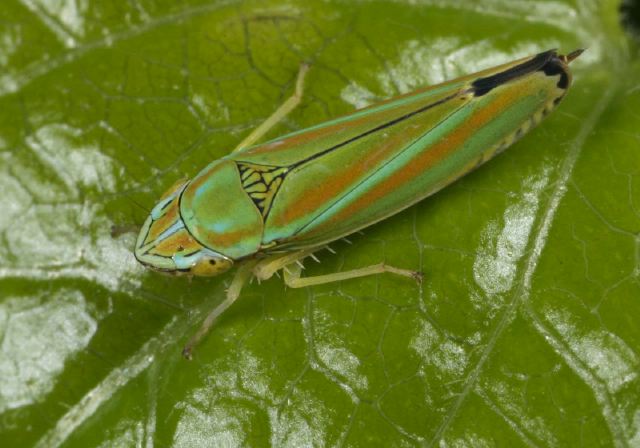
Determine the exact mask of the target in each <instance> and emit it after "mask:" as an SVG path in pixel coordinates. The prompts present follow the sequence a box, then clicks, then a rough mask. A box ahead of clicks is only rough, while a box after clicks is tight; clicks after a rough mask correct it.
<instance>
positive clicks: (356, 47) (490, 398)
mask: <svg viewBox="0 0 640 448" xmlns="http://www.w3.org/2000/svg"><path fill="white" fill-rule="evenodd" d="M585 46H586V47H588V51H587V52H586V53H585V54H584V55H583V56H582V57H581V58H580V59H579V60H577V61H575V62H574V64H573V65H572V66H573V71H574V73H575V80H574V81H575V83H574V86H573V88H572V90H571V91H570V92H569V95H568V97H567V99H566V100H565V102H564V103H563V104H562V106H561V107H560V108H559V110H558V111H556V112H554V113H553V114H552V115H551V116H550V117H549V118H548V119H547V120H546V121H545V122H544V123H543V125H542V126H540V127H539V128H537V129H536V130H534V131H533V132H531V134H529V135H528V136H527V137H525V138H524V139H523V140H521V141H520V142H518V143H517V144H516V145H515V146H514V147H512V148H511V149H510V150H509V151H507V152H506V153H505V154H503V155H501V156H500V157H498V158H497V159H495V160H494V161H491V162H490V163H488V164H487V165H485V166H484V167H482V168H481V169H479V170H477V171H475V172H473V173H472V174H470V175H468V176H467V177H465V178H464V179H462V180H461V181H459V182H457V183H456V184H455V185H453V186H451V187H449V188H447V189H446V190H444V191H442V192H441V193H439V194H437V195H435V196H434V197H432V198H429V199H427V200H425V201H423V202H422V203H420V204H418V205H417V206H415V207H412V208H411V209H409V210H407V211H406V212H404V213H401V214H400V215H397V216H395V217H393V218H391V219H389V220H387V221H385V222H383V223H380V224H378V225H376V226H373V227H371V228H369V229H367V230H366V231H365V232H364V234H363V235H356V236H354V237H353V238H351V241H352V243H353V244H351V245H349V244H348V243H346V242H338V243H336V244H334V245H333V248H334V249H335V251H336V252H337V254H336V255H332V254H331V253H329V252H326V251H325V252H321V253H319V254H318V256H319V258H320V260H321V263H320V264H316V263H314V262H313V261H307V262H306V266H307V269H306V274H307V275H313V274H323V273H330V272H335V271H337V270H343V269H349V268H355V267H359V266H364V265H367V264H372V263H377V262H380V261H382V260H386V261H387V262H388V263H390V264H394V265H398V266H401V267H406V268H415V269H421V270H422V271H423V272H424V274H425V282H424V284H423V285H422V286H420V287H419V286H417V285H416V284H414V283H412V282H411V281H407V280H406V279H401V278H394V277H392V276H379V277H377V278H365V279H360V280H351V281H345V282H342V283H339V284H333V285H324V286H320V287H313V288H308V289H303V290H290V289H286V288H285V287H284V286H283V284H282V281H281V280H280V279H278V278H274V279H271V280H269V281H267V282H265V283H263V284H261V285H258V284H252V285H251V286H249V287H247V288H246V290H245V292H244V294H243V296H242V298H241V300H239V301H238V303H236V304H235V305H234V306H233V307H232V309H230V310H229V311H228V312H227V313H226V314H224V315H223V316H222V318H221V319H220V321H219V322H218V324H217V325H216V327H215V328H214V330H213V331H212V333H211V334H210V336H209V337H208V338H207V339H206V340H205V341H204V342H203V344H202V345H201V346H199V347H198V350H197V352H196V355H195V359H194V361H193V362H191V363H189V362H186V361H184V360H182V359H181V357H180V349H181V347H182V345H183V344H184V343H185V342H186V340H187V339H188V337H189V336H190V335H191V334H192V333H193V332H194V331H195V329H196V328H197V325H198V323H199V322H200V321H201V319H202V318H203V316H204V315H205V313H206V312H207V310H209V309H211V308H212V307H213V306H214V305H215V304H217V303H219V301H220V300H222V298H223V296H224V290H225V287H226V286H227V285H228V284H229V281H230V279H231V276H230V275H223V276H220V277H218V278H213V279H194V280H193V281H189V280H187V279H184V278H172V277H164V276H161V275H158V274H154V273H152V272H148V271H146V270H144V269H143V268H142V267H141V266H139V265H138V264H137V263H136V262H135V259H134V258H133V255H132V247H133V243H134V239H135V234H134V233H131V232H126V231H125V232H121V233H118V234H117V235H115V236H112V234H111V229H112V227H114V226H115V227H116V228H120V229H125V230H126V229H127V228H130V227H132V226H133V227H135V226H137V225H140V224H141V223H142V222H143V220H144V218H145V216H146V214H147V213H148V211H149V209H150V208H151V207H152V206H153V204H154V202H155V201H156V200H157V199H158V198H159V196H160V195H161V194H162V192H163V191H164V190H165V189H166V188H168V187H169V186H170V185H171V184H173V183H174V182H175V181H176V180H177V179H179V178H182V177H189V176H193V175H194V174H196V173H197V172H198V171H199V170H200V169H201V168H202V167H203V166H204V165H205V164H207V163H208V162H209V161H210V160H212V159H214V158H217V157H220V156H222V155H224V154H225V153H227V152H228V151H229V150H230V149H231V148H233V147H234V146H235V145H236V144H237V143H238V142H240V140H241V139H242V138H243V136H245V135H247V134H248V133H249V132H250V131H251V129H253V128H254V127H256V126H257V125H258V124H260V123H261V121H262V120H264V119H265V118H266V117H268V116H269V114H270V113H271V112H272V111H273V110H275V108H276V107H277V106H278V105H279V104H280V103H281V102H282V101H283V100H284V99H285V98H286V97H287V96H288V95H289V94H290V93H291V92H292V88H293V83H294V81H295V77H296V73H297V71H298V67H299V65H300V64H301V62H303V61H308V62H310V63H311V64H312V68H311V71H310V72H309V76H308V80H307V81H308V82H307V86H306V87H307V89H306V92H305V96H304V101H303V103H302V105H301V106H300V107H299V108H298V109H297V110H296V111H295V112H294V113H293V114H292V115H291V116H289V117H288V118H287V119H286V120H285V121H284V122H283V123H282V124H280V125H279V126H278V128H277V129H275V130H274V131H273V132H272V135H271V136H276V135H277V134H282V133H285V132H287V131H291V130H296V129H301V128H303V127H306V126H310V125H312V124H315V123H318V122H320V121H323V120H326V119H329V118H332V117H335V116H338V115H340V114H342V113H346V112H349V111H351V110H353V109H354V108H357V107H362V106H365V105H367V104H371V103H372V102H375V101H378V100H380V99H384V98H388V97H390V96H393V95H396V94H398V93H402V92H407V91H410V90H412V89H414V88H416V87H419V86H423V85H427V84H433V83H436V82H439V81H442V80H445V79H449V78H452V77H455V76H458V75H462V74H466V73H471V72H473V71H476V70H478V69H481V68H484V67H489V66H492V65H496V64H499V63H502V62H506V61H510V60H512V59H515V58H516V57H521V56H526V55H529V54H532V53H535V52H538V51H542V50H546V49H549V48H559V49H560V50H561V51H564V52H566V51H570V50H573V49H575V48H579V47H585ZM637 54H638V51H637V44H634V43H633V42H632V41H631V40H627V38H626V37H625V35H624V34H623V32H622V30H621V29H620V26H619V18H618V4H617V2H615V1H611V0H609V1H595V0H573V1H570V0H565V1H561V0H557V1H554V0H547V1H533V0H517V1H512V0H485V1H482V2H468V1H463V0H452V1H441V0H418V1H408V0H407V1H402V0H396V1H392V0H379V1H359V2H353V1H345V0H342V1H339V0H327V1H319V0H311V1H304V2H302V1H288V2H287V1H282V0H268V1H244V2H239V1H232V0H227V1H211V0H209V1H208V2H205V1H201V0H182V1H179V2H173V1H166V0H134V1H125V0H122V1H115V2H98V1H89V0H54V1H45V0H4V1H3V4H2V8H0V232H1V233H0V335H1V337H2V345H1V347H0V417H1V418H0V439H1V440H2V441H3V443H2V445H3V446H28V445H35V446H43V447H46V446H56V445H66V446H83V447H84V446H134V445H136V446H142V445H144V446H153V445H159V446H168V445H175V446H265V445H273V446H354V447H355V446H381V445H385V446H550V447H555V446H569V445H571V446H618V447H626V446H638V445H640V378H638V372H639V371H640V325H638V316H640V301H639V300H638V299H639V298H640V278H639V277H640V150H639V148H640V63H639V62H638V59H637Z"/></svg>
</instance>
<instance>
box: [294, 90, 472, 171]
mask: <svg viewBox="0 0 640 448" xmlns="http://www.w3.org/2000/svg"><path fill="white" fill-rule="evenodd" d="M464 93H466V92H464ZM458 95H460V90H458V91H456V92H455V93H452V94H451V95H448V96H447V97H445V98H442V99H440V100H438V101H435V102H433V103H431V104H427V105H426V106H423V107H421V108H420V109H416V110H414V111H413V112H409V113H406V114H404V115H403V116H401V117H398V118H394V119H393V120H391V121H388V122H386V123H382V124H381V125H379V126H376V127H375V128H372V129H369V130H368V131H364V132H363V133H362V134H358V135H356V136H354V137H351V138H350V139H348V140H345V141H343V142H340V143H338V144H336V145H334V146H331V147H329V148H327V149H324V150H322V151H320V152H317V153H315V154H314V155H312V156H309V157H307V158H306V159H302V160H300V161H298V162H296V163H294V164H293V165H291V166H289V169H291V170H292V169H294V168H297V167H299V166H300V165H304V164H305V163H307V162H311V161H312V160H315V159H317V158H319V157H322V156H324V155H325V154H328V153H330V152H332V151H335V150H336V149H339V148H341V147H343V146H346V145H348V144H349V143H353V142H355V141H357V140H360V139H361V138H364V137H367V136H369V135H371V134H375V133H376V132H378V131H381V130H383V129H386V128H388V127H391V126H393V125H394V124H398V123H401V122H403V121H405V120H408V119H409V118H411V117H414V116H415V115H418V114H421V113H422V112H426V111H427V110H429V109H432V108H434V107H436V106H439V105H440V104H444V103H446V102H447V101H449V100H452V99H453V98H455V97H456V96H458Z"/></svg>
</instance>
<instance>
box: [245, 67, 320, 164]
mask: <svg viewBox="0 0 640 448" xmlns="http://www.w3.org/2000/svg"><path fill="white" fill-rule="evenodd" d="M308 71H309V64H307V63H303V64H302V65H301V66H300V71H299V72H298V78H297V79H296V90H295V92H294V93H293V95H291V96H290V97H289V98H288V99H287V100H286V101H285V102H284V103H282V104H281V105H280V107H278V109H276V111H275V112H274V113H273V114H271V116H270V117H269V118H267V119H266V120H265V121H264V122H263V123H262V124H261V125H260V126H258V127H257V128H255V129H254V130H253V131H252V132H251V134H249V135H248V136H247V137H246V138H245V139H244V140H242V141H241V142H240V144H239V145H238V146H236V147H235V149H234V150H233V151H232V152H236V151H239V150H241V149H243V148H247V147H249V146H251V145H253V144H254V143H255V142H257V141H258V140H260V138H261V137H262V136H264V135H265V134H266V133H267V132H269V130H271V128H273V127H274V126H275V125H276V124H278V123H279V122H280V121H281V120H282V119H283V118H284V117H286V116H287V115H288V114H289V113H290V112H291V111H292V110H293V109H295V108H296V107H297V106H298V104H300V101H302V92H303V91H304V78H305V76H306V75H307V72H308Z"/></svg>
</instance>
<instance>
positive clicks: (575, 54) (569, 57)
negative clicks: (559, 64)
mask: <svg viewBox="0 0 640 448" xmlns="http://www.w3.org/2000/svg"><path fill="white" fill-rule="evenodd" d="M585 51H587V49H586V48H578V49H576V50H573V51H572V52H571V53H568V54H565V55H563V56H560V58H561V59H562V60H563V62H564V63H565V64H568V63H570V62H571V61H573V60H574V59H577V58H578V57H579V56H580V55H581V54H582V53H584V52H585Z"/></svg>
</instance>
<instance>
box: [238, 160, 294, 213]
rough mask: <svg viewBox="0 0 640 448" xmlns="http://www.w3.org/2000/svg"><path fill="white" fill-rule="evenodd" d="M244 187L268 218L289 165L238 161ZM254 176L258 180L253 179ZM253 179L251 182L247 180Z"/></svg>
mask: <svg viewBox="0 0 640 448" xmlns="http://www.w3.org/2000/svg"><path fill="white" fill-rule="evenodd" d="M236 166H237V167H238V171H239V172H240V179H241V183H242V188H243V189H244V190H245V192H246V193H247V195H248V196H249V197H250V198H251V200H252V201H253V203H254V204H255V206H256V207H257V208H258V210H259V211H260V214H261V215H262V217H263V218H265V219H266V217H267V215H268V214H269V210H270V209H271V204H272V203H273V199H274V198H275V195H276V193H277V192H278V189H279V188H280V185H282V182H283V181H284V178H285V176H286V175H287V173H288V172H289V169H288V168H287V167H282V166H270V165H258V164H254V163H248V162H236ZM254 177H256V178H257V180H253V179H254ZM249 179H251V180H250V181H249V182H247V181H248V180H249Z"/></svg>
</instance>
